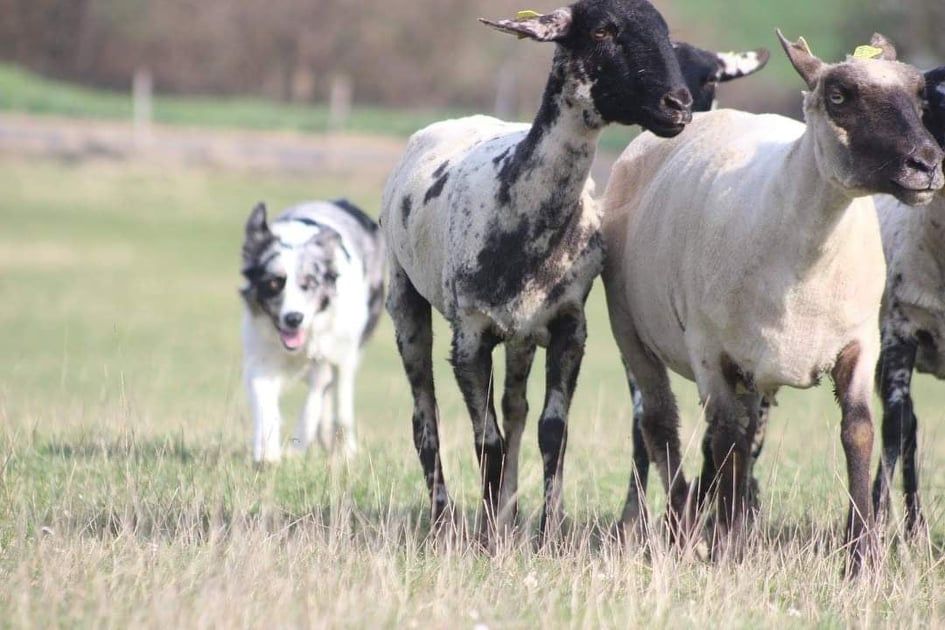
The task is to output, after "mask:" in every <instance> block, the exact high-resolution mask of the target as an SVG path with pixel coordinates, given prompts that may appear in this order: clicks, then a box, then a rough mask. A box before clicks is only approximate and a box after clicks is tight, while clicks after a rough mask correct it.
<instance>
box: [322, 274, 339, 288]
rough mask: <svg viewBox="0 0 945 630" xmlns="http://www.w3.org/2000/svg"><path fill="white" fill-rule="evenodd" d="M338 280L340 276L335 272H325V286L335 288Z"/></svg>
mask: <svg viewBox="0 0 945 630" xmlns="http://www.w3.org/2000/svg"><path fill="white" fill-rule="evenodd" d="M337 279H338V274H337V273H335V272H334V271H326V272H325V276H324V280H325V284H327V285H329V286H332V287H333V286H335V281H336V280H337Z"/></svg>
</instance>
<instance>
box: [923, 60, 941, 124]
mask: <svg viewBox="0 0 945 630" xmlns="http://www.w3.org/2000/svg"><path fill="white" fill-rule="evenodd" d="M925 94H926V100H927V101H928V102H929V108H931V109H937V110H939V111H941V112H942V113H943V114H945V66H941V67H939V68H936V69H935V70H929V71H928V72H926V73H925Z"/></svg>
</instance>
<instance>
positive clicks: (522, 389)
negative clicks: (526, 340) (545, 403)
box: [499, 344, 535, 524]
mask: <svg viewBox="0 0 945 630" xmlns="http://www.w3.org/2000/svg"><path fill="white" fill-rule="evenodd" d="M534 360H535V345H534V344H524V345H509V344H506V346H505V393H504V394H503V396H502V426H503V429H504V431H505V444H506V455H505V471H504V472H503V476H502V491H501V494H500V497H499V522H500V524H501V523H504V522H511V521H514V520H515V516H516V513H517V511H518V458H519V453H520V452H521V448H522V432H523V431H524V430H525V419H526V417H527V415H528V398H527V395H526V394H527V391H526V390H527V387H528V375H529V373H530V372H531V369H532V363H533V362H534Z"/></svg>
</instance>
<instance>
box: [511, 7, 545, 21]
mask: <svg viewBox="0 0 945 630" xmlns="http://www.w3.org/2000/svg"><path fill="white" fill-rule="evenodd" d="M536 17H541V13H539V12H538V11H532V10H531V9H525V10H524V11H519V12H518V13H516V14H515V21H516V22H524V21H525V20H530V19H532V18H536Z"/></svg>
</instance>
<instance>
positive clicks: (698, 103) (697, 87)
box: [673, 42, 770, 112]
mask: <svg viewBox="0 0 945 630" xmlns="http://www.w3.org/2000/svg"><path fill="white" fill-rule="evenodd" d="M673 50H675V51H676V58H677V59H678V60H679V67H680V69H681V70H682V75H683V80H684V81H685V82H686V87H687V88H689V92H690V94H692V111H694V112H707V111H709V110H712V109H715V106H716V99H715V92H716V90H717V89H718V85H719V83H725V82H727V81H732V80H734V79H740V78H742V77H747V76H749V75H751V74H754V73H756V72H758V71H759V70H761V69H762V68H764V67H765V65H766V64H767V63H768V58H769V57H770V54H769V53H768V51H767V50H766V49H764V48H759V49H758V50H748V51H745V52H739V53H736V52H712V51H710V50H703V49H702V48H698V47H696V46H693V45H692V44H687V43H686V42H675V43H673Z"/></svg>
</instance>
